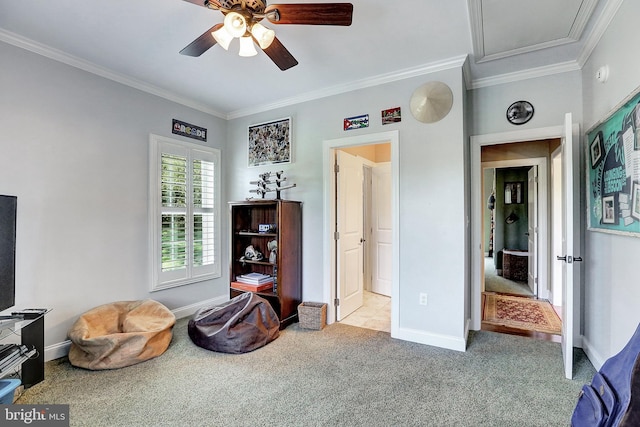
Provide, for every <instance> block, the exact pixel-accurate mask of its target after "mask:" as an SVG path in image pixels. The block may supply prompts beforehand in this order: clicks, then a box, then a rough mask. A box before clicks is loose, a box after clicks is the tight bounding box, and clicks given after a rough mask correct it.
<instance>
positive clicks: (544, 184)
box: [479, 141, 551, 298]
mask: <svg viewBox="0 0 640 427" xmlns="http://www.w3.org/2000/svg"><path fill="white" fill-rule="evenodd" d="M521 142H526V141H521ZM486 145H496V144H486ZM526 166H538V248H537V249H538V253H537V254H536V255H537V262H538V283H537V284H536V286H535V289H536V290H535V292H534V293H535V295H536V297H538V298H547V296H548V292H547V291H548V289H549V262H550V259H551V253H550V252H549V251H550V248H549V227H548V225H549V192H548V189H549V184H548V179H547V178H548V176H549V172H548V170H549V168H548V160H547V158H546V157H529V158H526V159H516V160H496V161H491V162H481V172H480V173H481V174H482V171H483V170H484V169H487V168H490V169H504V168H516V167H526ZM481 191H482V189H481ZM497 191H500V190H499V189H496V192H497ZM480 209H481V211H480V212H479V213H480V223H481V226H482V210H483V209H484V207H481V208H480ZM480 232H482V229H481V230H480ZM482 243H483V242H482V239H481V240H480V244H481V245H482ZM493 244H494V252H495V240H494V242H493ZM482 252H483V253H484V248H482ZM541 253H543V254H544V256H543V257H542V256H540V254H541ZM481 263H482V265H483V267H482V269H483V270H484V259H482V260H481ZM480 277H481V279H482V276H480ZM480 286H481V292H480V293H482V288H483V286H482V283H480Z"/></svg>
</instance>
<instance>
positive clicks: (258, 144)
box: [249, 117, 292, 167]
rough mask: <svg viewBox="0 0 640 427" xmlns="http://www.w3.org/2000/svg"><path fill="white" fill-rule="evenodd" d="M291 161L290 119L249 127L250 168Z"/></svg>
mask: <svg viewBox="0 0 640 427" xmlns="http://www.w3.org/2000/svg"><path fill="white" fill-rule="evenodd" d="M291 161H292V159H291V117H287V118H284V119H278V120H274V121H272V122H267V123H260V124H255V125H251V126H249V166H250V167H251V166H262V165H273V164H278V163H291Z"/></svg>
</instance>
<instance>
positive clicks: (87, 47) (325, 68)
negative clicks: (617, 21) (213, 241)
mask: <svg viewBox="0 0 640 427" xmlns="http://www.w3.org/2000/svg"><path fill="white" fill-rule="evenodd" d="M293 2H295V3H326V2H327V1H326V0H316V1H309V0H294V1H288V0H282V1H277V0H276V1H274V4H275V3H293ZM614 2H615V1H614V0H563V1H562V2H559V1H557V0H535V1H530V0H446V1H443V0H403V1H390V0H352V1H351V3H353V5H354V12H353V24H352V25H351V26H349V27H335V26H310V25H274V24H270V23H266V20H265V22H264V24H265V26H268V27H270V28H272V29H274V30H275V31H276V34H277V37H278V39H279V40H280V41H281V42H282V43H283V44H284V45H285V46H286V47H287V49H288V50H289V51H290V52H291V53H292V54H293V56H294V57H295V58H296V59H297V60H298V62H299V65H297V66H295V67H293V68H291V69H289V70H287V71H280V70H279V69H278V67H276V66H275V64H273V63H272V62H271V60H270V59H269V58H268V57H267V56H266V55H264V54H263V53H262V52H259V53H258V55H257V56H254V57H251V58H241V57H239V56H237V53H236V52H237V48H238V47H237V41H234V43H236V44H232V45H231V47H230V48H229V51H225V50H223V49H222V48H221V47H220V46H214V47H213V48H211V49H210V50H208V51H207V52H205V53H204V54H203V55H202V56H200V57H198V58H193V57H188V56H183V55H180V54H178V52H179V51H180V50H181V49H182V48H183V47H185V46H186V45H187V44H189V43H190V42H191V41H192V40H194V39H195V38H196V37H198V36H200V35H201V34H202V33H203V32H205V31H206V30H207V29H209V28H210V27H211V26H213V25H214V24H216V23H218V22H221V21H222V14H221V13H220V12H219V11H213V10H209V9H206V8H204V7H199V6H196V5H194V4H192V3H189V2H187V1H182V0H135V1H132V0H108V1H97V0H55V1H52V0H29V1H22V0H21V1H16V0H0V41H5V42H8V43H11V44H14V45H17V46H20V47H23V48H26V49H29V50H32V51H34V52H37V53H40V54H43V55H45V56H48V57H51V58H54V59H56V60H60V61H62V62H65V63H68V64H71V65H74V66H77V67H79V68H82V69H85V70H88V71H91V72H94V73H96V74H99V75H102V76H105V77H108V78H111V79H113V80H116V81H120V82H122V83H125V84H128V85H131V86H133V87H136V88H141V89H143V90H147V91H149V92H151V93H155V94H158V95H161V96H164V97H167V98H169V99H173V100H175V101H178V102H181V103H184V104H186V105H190V106H193V107H196V108H199V109H201V110H203V111H207V112H210V113H212V114H215V115H218V116H220V117H223V118H232V117H238V116H242V115H246V114H251V113H254V112H258V111H263V110H267V109H270V108H273V107H277V106H281V105H286V104H291V103H294V102H299V101H303V100H309V99H314V98H319V97H322V96H326V95H330V94H335V93H340V92H345V91H348V90H351V89H354V88H360V87H366V86H370V85H373V84H378V83H380V82H384V81H390V80H394V79H400V78H404V77H409V76H414V75H419V74H424V73H427V72H429V71H432V70H435V69H440V68H443V67H447V66H451V64H459V63H461V61H462V59H463V58H464V57H465V56H466V55H470V73H471V79H472V80H473V82H475V83H476V86H481V85H483V84H488V82H491V81H499V79H500V76H505V75H509V76H512V77H511V78H515V77H513V76H516V75H518V73H521V72H526V71H527V70H530V69H540V70H544V69H549V70H563V69H565V68H566V67H569V68H571V67H574V68H575V69H577V68H579V66H580V59H581V57H582V58H584V55H585V49H588V46H589V41H590V37H591V39H593V37H594V34H595V33H596V32H597V31H596V30H597V28H598V26H599V23H600V22H601V21H599V18H600V17H601V16H606V15H607V6H608V4H609V3H614ZM618 2H619V0H618ZM600 26H601V25H600ZM558 64H562V67H560V68H559V67H558ZM567 64H568V65H567ZM563 67H565V68H563ZM527 73H529V74H526V73H525V75H530V73H531V71H528V72H527Z"/></svg>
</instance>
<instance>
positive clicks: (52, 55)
mask: <svg viewBox="0 0 640 427" xmlns="http://www.w3.org/2000/svg"><path fill="white" fill-rule="evenodd" d="M0 41H3V42H5V43H8V44H10V45H13V46H16V47H19V48H22V49H25V50H28V51H30V52H33V53H36V54H38V55H41V56H44V57H47V58H49V59H53V60H54V61H58V62H61V63H63V64H66V65H69V66H71V67H75V68H78V69H80V70H83V71H86V72H88V73H91V74H95V75H97V76H100V77H104V78H105V79H109V80H112V81H115V82H117V83H120V84H123V85H126V86H129V87H132V88H134V89H138V90H141V91H143V92H147V93H150V94H152V95H156V96H159V97H161V98H164V99H167V100H169V101H172V102H175V103H177V104H181V105H184V106H185V107H189V108H193V109H195V110H199V111H202V112H203V113H207V114H210V115H212V116H215V117H218V118H221V119H227V116H226V115H225V114H223V113H220V112H219V111H216V110H214V109H212V108H211V107H210V106H207V105H204V104H201V103H199V102H195V101H193V100H191V99H188V98H185V97H182V96H180V95H177V94H175V93H173V92H171V91H168V90H165V89H162V88H159V87H157V86H153V85H150V84H148V83H145V82H143V81H140V80H137V79H134V78H132V77H129V76H125V75H124V74H120V73H116V72H114V71H112V70H109V69H107V68H104V67H101V66H99V65H97V64H94V63H93V62H89V61H86V60H84V59H80V58H78V57H75V56H73V55H69V54H67V53H64V52H62V51H60V50H57V49H54V48H52V47H50V46H46V45H44V44H41V43H37V42H35V41H33V40H29V39H27V38H25V37H22V36H19V35H17V34H15V33H12V32H10V31H6V30H1V29H0Z"/></svg>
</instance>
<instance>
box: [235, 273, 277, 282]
mask: <svg viewBox="0 0 640 427" xmlns="http://www.w3.org/2000/svg"><path fill="white" fill-rule="evenodd" d="M236 281H237V282H241V283H248V284H250V285H262V284H265V283H272V282H273V276H269V275H267V274H260V273H249V274H242V275H240V276H237V277H236Z"/></svg>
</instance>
